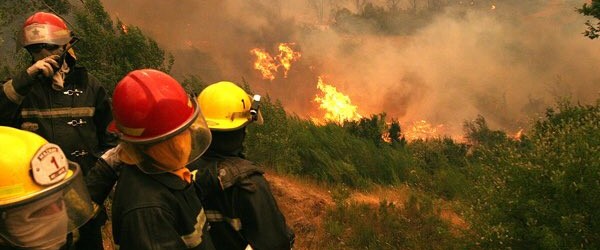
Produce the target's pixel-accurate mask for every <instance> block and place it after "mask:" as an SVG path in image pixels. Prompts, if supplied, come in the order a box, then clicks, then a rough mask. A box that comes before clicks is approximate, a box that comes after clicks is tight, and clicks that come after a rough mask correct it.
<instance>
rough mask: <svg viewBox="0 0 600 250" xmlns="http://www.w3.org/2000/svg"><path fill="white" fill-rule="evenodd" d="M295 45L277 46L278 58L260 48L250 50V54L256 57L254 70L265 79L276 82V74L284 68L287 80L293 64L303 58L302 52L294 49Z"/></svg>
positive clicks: (281, 44)
mask: <svg viewBox="0 0 600 250" xmlns="http://www.w3.org/2000/svg"><path fill="white" fill-rule="evenodd" d="M294 45H295V44H294V43H280V44H279V46H277V48H278V50H279V54H278V55H276V56H271V55H270V54H269V52H267V51H265V50H263V49H260V48H254V49H252V50H250V53H251V54H253V55H254V56H256V61H254V69H256V70H258V71H259V72H260V73H261V75H262V77H263V79H268V80H274V79H275V74H276V73H277V72H278V71H279V68H280V67H282V68H283V77H284V78H286V77H287V74H288V71H289V70H290V68H291V67H292V63H293V62H295V61H297V60H298V59H299V58H300V57H301V56H302V55H301V54H300V52H297V51H294V50H293V49H292V46H294Z"/></svg>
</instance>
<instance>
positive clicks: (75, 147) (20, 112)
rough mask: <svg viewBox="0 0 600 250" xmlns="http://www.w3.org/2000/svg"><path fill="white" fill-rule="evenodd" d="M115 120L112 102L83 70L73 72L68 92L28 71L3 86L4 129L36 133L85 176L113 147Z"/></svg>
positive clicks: (0, 99) (0, 121)
mask: <svg viewBox="0 0 600 250" xmlns="http://www.w3.org/2000/svg"><path fill="white" fill-rule="evenodd" d="M111 120H112V112H111V107H110V103H109V97H108V95H107V93H106V90H105V89H104V88H103V87H102V86H101V85H100V84H99V82H98V80H97V79H96V78H94V77H93V76H92V75H90V74H88V72H87V70H86V69H85V68H83V67H75V66H73V67H71V71H70V72H69V73H68V74H67V75H66V77H65V83H64V89H63V90H60V91H57V90H54V89H52V87H51V83H50V79H48V78H42V79H37V78H32V77H30V76H29V75H28V74H27V72H25V71H23V72H21V73H20V74H18V75H17V76H15V77H14V78H13V79H12V80H9V81H8V82H6V83H4V84H3V85H2V86H1V87H0V125H3V126H11V127H15V128H19V129H24V130H29V131H32V132H35V133H37V134H39V135H41V136H42V137H44V138H46V139H47V140H48V141H50V142H52V143H55V144H57V145H59V146H60V147H61V149H62V150H63V151H64V153H65V155H66V156H67V158H69V160H71V161H74V162H77V163H79V165H80V166H81V168H82V170H83V173H84V174H85V175H86V174H87V172H88V171H89V169H90V168H91V167H92V166H93V164H94V162H95V160H96V159H95V158H96V157H94V155H99V153H100V152H101V151H104V150H106V149H108V148H110V147H112V146H114V141H115V140H114V137H113V136H111V135H109V134H107V133H106V127H107V126H108V124H109V123H110V121H111Z"/></svg>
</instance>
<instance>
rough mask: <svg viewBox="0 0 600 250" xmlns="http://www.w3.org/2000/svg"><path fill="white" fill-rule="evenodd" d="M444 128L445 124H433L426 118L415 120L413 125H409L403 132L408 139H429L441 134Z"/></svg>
mask: <svg viewBox="0 0 600 250" xmlns="http://www.w3.org/2000/svg"><path fill="white" fill-rule="evenodd" d="M443 129H444V125H443V124H440V125H437V126H433V125H431V124H429V123H428V122H427V121H425V120H420V121H416V122H413V124H412V126H409V127H408V129H406V130H405V131H404V133H403V134H404V138H406V139H407V140H409V141H414V140H417V139H427V138H433V137H436V136H439V135H441V134H442V132H443Z"/></svg>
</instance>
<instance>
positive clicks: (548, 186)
mask: <svg viewBox="0 0 600 250" xmlns="http://www.w3.org/2000/svg"><path fill="white" fill-rule="evenodd" d="M599 124H600V100H599V101H598V103H596V105H587V106H584V105H572V104H570V103H568V102H561V103H559V105H558V107H557V108H556V109H548V111H547V112H546V117H545V118H544V119H541V120H539V121H537V122H536V123H535V125H534V127H533V129H532V131H531V134H530V136H529V139H527V142H526V146H523V144H522V143H518V142H513V143H500V144H498V145H488V146H486V147H483V148H480V149H478V151H479V153H480V156H479V158H478V159H477V167H480V168H481V171H480V173H482V175H481V176H479V178H478V179H477V182H476V185H475V191H476V192H475V196H474V197H473V204H474V207H473V208H474V210H473V213H474V214H473V218H475V220H474V221H475V222H474V223H473V225H474V226H475V229H476V231H477V232H479V233H480V234H481V237H480V239H481V241H480V242H479V243H480V244H481V245H482V246H484V247H485V248H494V249H495V248H525V249H529V248H542V249H572V248H583V249H597V248H600V223H598V221H599V219H600V212H599V211H598V209H597V208H598V207H600V201H599V200H598V199H597V197H600V196H599V195H600V182H599V181H598V180H600V154H599V153H598V152H600V125H599Z"/></svg>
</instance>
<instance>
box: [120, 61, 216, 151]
mask: <svg viewBox="0 0 600 250" xmlns="http://www.w3.org/2000/svg"><path fill="white" fill-rule="evenodd" d="M112 104H113V115H114V121H113V122H112V123H111V125H110V126H109V131H112V132H115V133H117V134H118V135H119V138H120V139H121V140H123V141H125V142H129V143H132V144H138V145H139V144H142V145H145V144H152V143H157V142H161V141H164V140H167V139H169V138H171V137H173V136H175V135H178V134H180V133H181V132H183V131H185V130H186V129H189V130H190V131H191V132H192V145H191V146H192V153H191V154H190V159H189V161H188V162H191V161H193V160H195V159H196V158H197V157H199V156H200V155H201V154H202V153H204V151H205V150H206V149H207V148H208V145H210V140H211V134H210V129H209V128H208V126H207V125H206V121H205V120H204V116H203V115H202V113H201V112H200V108H199V107H198V103H197V102H196V99H195V98H190V97H188V95H187V93H186V92H185V90H184V89H183V87H181V85H180V84H179V82H177V80H175V79H173V77H171V76H169V75H168V74H166V73H164V72H161V71H158V70H153V69H141V70H135V71H132V72H130V73H129V74H127V75H126V76H125V77H124V78H123V79H121V81H119V83H117V86H116V87H115V91H114V93H113V101H112Z"/></svg>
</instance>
